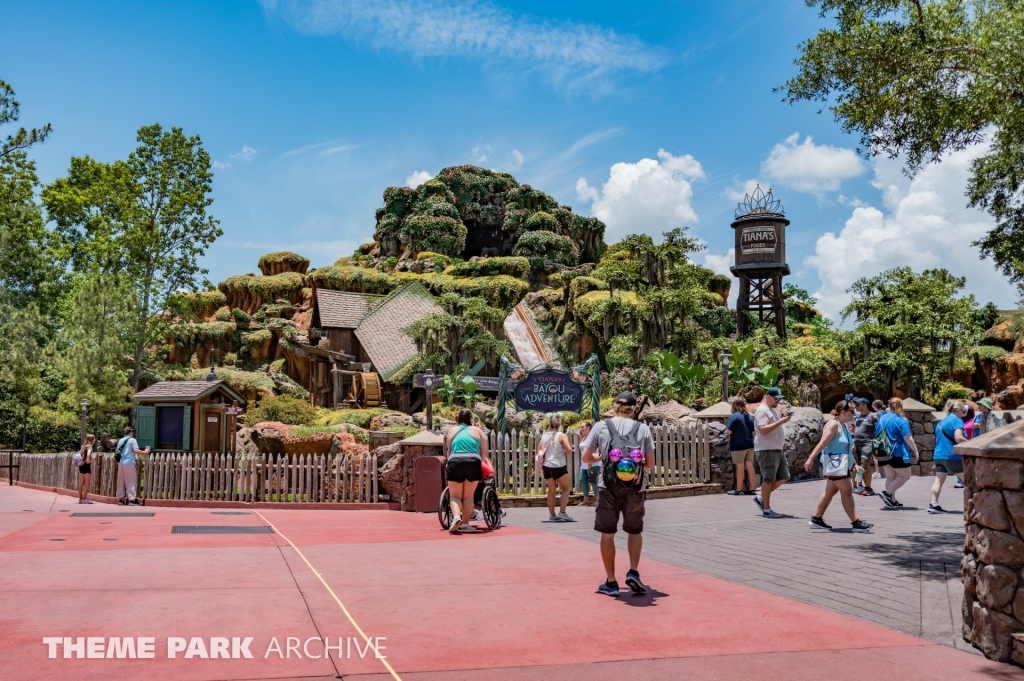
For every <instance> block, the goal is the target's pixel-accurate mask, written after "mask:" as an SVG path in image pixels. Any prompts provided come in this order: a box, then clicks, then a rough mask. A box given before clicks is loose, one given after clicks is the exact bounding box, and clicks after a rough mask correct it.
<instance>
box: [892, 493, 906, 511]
mask: <svg viewBox="0 0 1024 681" xmlns="http://www.w3.org/2000/svg"><path fill="white" fill-rule="evenodd" d="M889 499H891V500H892V506H893V508H903V504H901V503H900V502H898V501H896V497H894V496H893V495H891V494H890V495H889Z"/></svg>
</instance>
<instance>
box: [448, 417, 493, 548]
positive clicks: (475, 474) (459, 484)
mask: <svg viewBox="0 0 1024 681" xmlns="http://www.w3.org/2000/svg"><path fill="white" fill-rule="evenodd" d="M444 449H445V451H446V452H447V453H448V461H447V463H446V464H445V477H446V478H447V479H448V497H449V499H450V501H449V503H450V504H451V507H452V524H451V527H449V528H448V531H449V532H451V533H452V534H461V533H462V529H461V528H462V527H463V523H465V522H467V521H468V520H469V519H470V517H471V516H472V515H473V496H474V494H475V493H476V486H477V484H478V483H479V482H480V481H481V480H482V479H483V477H484V475H483V460H484V458H485V457H486V456H487V438H486V437H484V432H483V431H482V430H480V428H478V427H477V426H474V425H473V412H471V411H470V410H469V409H460V410H459V413H458V415H457V416H456V417H455V426H453V427H452V428H449V429H448V434H447V435H445V438H444Z"/></svg>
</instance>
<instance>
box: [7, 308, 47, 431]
mask: <svg viewBox="0 0 1024 681" xmlns="http://www.w3.org/2000/svg"><path fill="white" fill-rule="evenodd" d="M46 337H47V327H46V323H45V319H44V318H43V316H42V315H41V314H40V313H39V310H38V309H37V308H36V307H35V305H28V306H26V307H22V308H16V307H12V306H10V305H0V384H2V385H3V386H4V392H5V394H6V395H7V396H8V398H9V404H8V405H7V406H8V409H9V410H10V411H11V412H13V413H15V414H17V416H18V419H19V421H20V423H21V425H22V433H24V432H25V428H26V426H27V421H28V413H29V409H30V408H31V407H33V406H34V405H36V404H38V403H39V401H40V393H41V389H42V371H41V367H42V354H43V348H44V346H45V345H46ZM22 440H23V441H24V436H23V437H22Z"/></svg>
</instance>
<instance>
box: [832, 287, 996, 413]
mask: <svg viewBox="0 0 1024 681" xmlns="http://www.w3.org/2000/svg"><path fill="white" fill-rule="evenodd" d="M964 282H965V280H964V279H963V278H961V277H954V276H953V275H951V274H950V273H949V272H947V271H946V270H942V269H939V270H925V271H924V272H922V273H921V274H916V273H914V272H913V271H912V270H911V269H910V268H909V267H896V268H893V269H891V270H887V271H885V272H882V273H881V274H879V275H877V276H875V277H871V278H863V279H859V280H858V281H857V282H856V283H854V285H853V287H851V288H850V290H849V292H850V293H852V294H853V300H852V302H851V303H850V304H849V305H848V306H846V307H845V308H844V309H843V312H842V314H843V319H847V318H849V317H851V316H852V317H853V318H854V319H855V321H856V324H857V326H856V329H855V331H854V333H853V334H850V335H849V336H847V343H848V350H849V351H850V353H851V356H852V357H851V359H852V360H853V361H852V365H853V368H852V369H851V370H850V371H848V372H847V373H846V374H845V375H844V380H847V381H849V382H850V383H853V384H854V385H870V386H872V387H874V388H877V389H879V390H881V391H882V392H884V393H888V392H889V391H890V389H891V388H892V387H893V386H902V387H903V388H904V389H905V392H907V393H908V394H911V395H915V394H920V390H921V389H922V388H924V389H929V390H931V389H934V387H935V386H937V385H938V383H939V381H940V378H941V376H942V375H943V374H947V375H949V376H952V372H953V367H954V363H955V360H956V357H957V353H958V352H960V351H962V350H963V349H964V348H966V347H967V346H968V345H970V344H971V343H972V342H973V341H974V340H975V339H976V338H977V334H978V331H979V329H978V326H977V317H976V315H975V311H976V310H977V309H978V305H977V303H976V302H975V300H974V296H964V297H962V296H958V294H959V292H960V291H961V290H962V289H963V287H964Z"/></svg>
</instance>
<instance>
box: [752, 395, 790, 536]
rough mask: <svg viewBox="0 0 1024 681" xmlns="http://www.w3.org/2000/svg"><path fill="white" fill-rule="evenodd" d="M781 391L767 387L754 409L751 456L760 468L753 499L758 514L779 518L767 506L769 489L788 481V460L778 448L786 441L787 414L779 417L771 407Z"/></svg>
mask: <svg viewBox="0 0 1024 681" xmlns="http://www.w3.org/2000/svg"><path fill="white" fill-rule="evenodd" d="M781 399H782V391H781V390H779V389H778V388H768V392H766V393H765V396H764V400H763V401H762V402H761V404H760V405H758V407H757V409H755V410H754V458H755V459H757V465H758V467H759V468H760V469H761V494H759V495H757V496H755V497H754V501H755V502H756V503H757V505H758V506H760V507H761V515H763V516H764V517H765V518H782V517H783V516H782V514H781V513H776V512H775V511H773V510H772V508H771V497H772V492H773V491H775V490H776V489H778V488H779V486H781V485H782V484H783V483H784V482H786V481H787V480H789V463H788V462H787V461H786V454H785V452H783V451H782V449H783V446H784V445H785V442H786V432H785V430H783V428H782V426H783V425H785V424H786V423H788V422H789V419H790V417H789V416H788V415H787V416H781V417H780V416H779V412H778V411H776V410H775V407H777V406H778V404H779V400H781Z"/></svg>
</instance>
